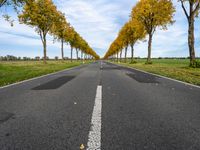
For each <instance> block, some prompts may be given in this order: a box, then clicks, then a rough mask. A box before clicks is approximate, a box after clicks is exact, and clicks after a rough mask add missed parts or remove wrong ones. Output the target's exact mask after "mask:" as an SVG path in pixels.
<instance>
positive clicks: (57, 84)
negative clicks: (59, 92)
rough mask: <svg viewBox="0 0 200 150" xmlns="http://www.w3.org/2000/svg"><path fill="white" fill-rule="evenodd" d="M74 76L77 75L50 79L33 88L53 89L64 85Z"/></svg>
mask: <svg viewBox="0 0 200 150" xmlns="http://www.w3.org/2000/svg"><path fill="white" fill-rule="evenodd" d="M74 78H75V76H62V77H59V78H57V79H55V80H52V81H49V82H47V83H45V84H42V85H40V86H37V87H35V88H33V89H32V90H53V89H57V88H59V87H61V86H62V85H64V84H65V83H67V82H69V81H71V80H72V79H74Z"/></svg>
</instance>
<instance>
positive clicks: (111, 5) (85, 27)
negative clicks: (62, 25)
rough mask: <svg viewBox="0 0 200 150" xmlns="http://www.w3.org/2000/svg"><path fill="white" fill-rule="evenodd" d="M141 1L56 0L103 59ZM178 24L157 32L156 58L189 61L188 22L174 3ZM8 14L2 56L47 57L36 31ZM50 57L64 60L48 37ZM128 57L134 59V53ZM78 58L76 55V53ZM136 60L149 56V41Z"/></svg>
mask: <svg viewBox="0 0 200 150" xmlns="http://www.w3.org/2000/svg"><path fill="white" fill-rule="evenodd" d="M136 2H137V0H126V1H122V0H54V3H55V5H56V6H57V8H58V10H60V11H62V12H63V13H65V15H66V19H67V21H68V22H70V24H71V25H72V26H73V27H74V28H75V30H76V31H77V32H78V33H79V34H80V35H81V36H82V37H83V38H84V39H85V40H86V41H87V42H88V43H89V45H90V46H91V47H92V48H93V49H94V50H95V51H96V53H97V54H98V55H100V56H101V57H103V56H104V55H105V53H106V51H107V50H108V48H109V46H110V44H111V43H112V42H113V41H114V39H115V38H116V37H117V34H118V32H119V30H120V29H121V28H122V26H123V25H124V24H125V23H126V22H127V21H128V20H129V18H130V17H129V16H130V13H131V9H132V8H133V6H134V5H135V4H136ZM174 6H175V7H176V13H175V16H174V20H176V22H175V23H174V24H173V25H171V26H168V30H165V31H163V30H160V29H159V28H158V29H157V31H156V33H155V35H154V37H153V45H152V57H187V56H188V55H189V52H188V46H187V30H188V29H187V28H188V25H187V20H186V17H185V15H184V14H183V10H182V8H181V6H180V3H178V2H177V1H176V0H174ZM5 11H6V12H7V13H8V14H10V15H11V16H12V18H13V19H14V20H15V22H14V26H13V27H11V26H10V24H9V23H8V22H6V21H5V20H4V19H3V18H2V17H0V56H5V55H14V56H20V57H25V56H27V57H32V58H34V57H36V56H40V57H42V56H43V51H42V42H41V40H40V38H39V35H38V34H37V33H36V32H35V30H34V28H31V27H29V26H26V25H23V24H19V23H18V21H17V20H18V19H17V15H16V13H14V12H13V11H12V9H9V8H3V10H1V12H0V13H2V12H5ZM47 39H48V42H47V44H48V45H47V48H48V49H47V55H48V56H49V57H50V58H54V57H55V56H58V57H60V55H61V52H60V43H59V42H55V41H54V42H53V38H52V37H51V36H48V37H47ZM195 39H196V43H195V48H196V56H198V57H200V19H199V18H197V19H196V22H195ZM64 48H65V50H64V52H65V57H70V47H69V45H67V44H65V47H64ZM128 55H129V56H130V50H129V53H128ZM74 56H75V52H74ZM135 56H137V57H146V56H147V41H146V42H145V41H141V42H138V43H137V44H136V45H135Z"/></svg>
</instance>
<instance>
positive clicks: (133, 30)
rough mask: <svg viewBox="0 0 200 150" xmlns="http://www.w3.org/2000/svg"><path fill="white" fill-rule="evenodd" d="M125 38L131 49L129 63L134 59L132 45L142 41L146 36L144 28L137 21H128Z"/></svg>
mask: <svg viewBox="0 0 200 150" xmlns="http://www.w3.org/2000/svg"><path fill="white" fill-rule="evenodd" d="M127 28H128V29H127V30H128V31H127V33H128V34H127V38H128V40H129V45H130V47H131V62H133V58H134V45H135V43H136V42H137V41H138V40H142V39H144V38H145V36H146V32H145V29H144V26H142V25H141V24H140V23H139V22H138V21H137V20H130V21H129V22H128V25H127Z"/></svg>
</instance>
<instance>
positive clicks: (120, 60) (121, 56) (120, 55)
mask: <svg viewBox="0 0 200 150" xmlns="http://www.w3.org/2000/svg"><path fill="white" fill-rule="evenodd" d="M120 62H122V50H121V52H120Z"/></svg>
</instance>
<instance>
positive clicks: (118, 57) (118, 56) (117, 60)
mask: <svg viewBox="0 0 200 150" xmlns="http://www.w3.org/2000/svg"><path fill="white" fill-rule="evenodd" d="M118 62H119V53H118V52H117V63H118Z"/></svg>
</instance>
